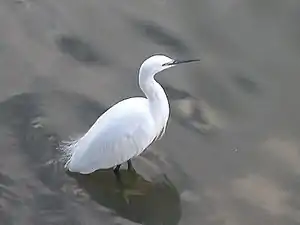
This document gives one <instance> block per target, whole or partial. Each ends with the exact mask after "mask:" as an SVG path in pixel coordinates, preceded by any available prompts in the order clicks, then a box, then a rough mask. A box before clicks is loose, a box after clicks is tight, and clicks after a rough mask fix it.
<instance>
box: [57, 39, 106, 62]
mask: <svg viewBox="0 0 300 225" xmlns="http://www.w3.org/2000/svg"><path fill="white" fill-rule="evenodd" d="M56 44H57V46H58V47H59V49H60V50H61V52H63V53H65V54H68V55H70V56H72V57H73V58H74V59H75V60H77V61H79V62H83V63H86V64H100V65H108V64H110V60H108V58H107V57H104V56H103V55H100V54H99V52H97V51H96V50H95V47H93V46H91V45H90V44H89V43H86V42H84V41H83V40H81V39H80V38H79V37H76V36H67V35H63V36H61V37H59V38H58V39H56Z"/></svg>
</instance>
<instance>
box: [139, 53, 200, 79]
mask: <svg viewBox="0 0 300 225" xmlns="http://www.w3.org/2000/svg"><path fill="white" fill-rule="evenodd" d="M196 61H200V60H199V59H190V60H174V59H171V58H169V57H168V56H165V55H154V56H151V57H150V58H148V59H146V60H145V61H144V62H143V63H142V65H141V68H140V72H143V73H145V74H148V75H150V76H151V75H152V76H154V75H155V74H157V73H159V72H161V71H163V70H165V69H168V68H171V67H173V66H176V65H179V64H182V63H189V62H196Z"/></svg>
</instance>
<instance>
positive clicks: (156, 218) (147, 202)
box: [71, 170, 181, 225]
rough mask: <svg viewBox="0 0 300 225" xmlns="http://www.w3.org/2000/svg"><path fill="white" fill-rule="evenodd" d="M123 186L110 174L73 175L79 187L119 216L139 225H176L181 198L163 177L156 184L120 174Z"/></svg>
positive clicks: (125, 171)
mask: <svg viewBox="0 0 300 225" xmlns="http://www.w3.org/2000/svg"><path fill="white" fill-rule="evenodd" d="M120 174H121V178H122V183H120V182H118V181H117V179H116V178H115V176H114V174H113V172H112V171H111V170H104V171H102V170H101V171H97V172H95V173H92V174H90V175H80V174H76V173H72V174H71V176H72V177H74V178H75V179H76V180H77V181H78V183H79V186H80V187H82V188H83V189H85V190H86V191H87V192H88V193H89V195H90V197H91V198H92V199H93V200H95V201H96V202H98V203H99V204H101V205H103V206H105V207H108V208H110V209H113V210H114V211H116V212H117V213H118V214H119V215H120V216H122V217H124V218H126V219H129V220H131V221H134V222H137V223H141V224H149V225H156V224H166V225H172V224H177V223H178V222H179V219H180V217H181V207H180V198H179V195H178V192H177V190H176V188H175V187H174V186H173V184H172V183H171V182H170V181H169V180H168V179H167V177H165V176H164V177H163V178H162V179H160V180H159V181H158V182H150V181H147V180H145V179H144V178H143V177H142V176H141V175H139V174H137V173H134V172H131V171H127V170H120Z"/></svg>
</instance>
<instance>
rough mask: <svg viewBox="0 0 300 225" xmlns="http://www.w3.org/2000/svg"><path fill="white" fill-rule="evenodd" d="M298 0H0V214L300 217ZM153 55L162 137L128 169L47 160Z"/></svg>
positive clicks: (126, 87)
mask: <svg viewBox="0 0 300 225" xmlns="http://www.w3.org/2000/svg"><path fill="white" fill-rule="evenodd" d="M299 13H300V3H298V1H294V0H287V1H279V0H275V1H274V0H273V1H269V0H263V1H262V0H261V1H254V0H210V1H192V0H186V1H175V0H155V1H137V0H125V1H116V0H109V1H105V0H104V1H96V0H85V1H74V0H72V1H71V0H59V1H47V0H39V1H37V0H23V1H13V0H4V1H1V2H0V101H1V103H0V146H1V148H0V152H1V158H0V224H5V225H9V224H39V225H40V224H60V225H61V224H72V225H73V224H74V225H75V224H89V225H90V224H91V225H92V224H147V225H157V224H166V225H174V224H191V225H193V224H195V225H196V224H197V225H198V224H211V225H219V224H230V225H239V224H243V225H252V224H255V225H256V224H280V225H282V224H285V225H289V224H291V225H292V224H299V223H300V197H299V196H300V191H299V187H300V182H299V178H300V143H299V136H300V121H299V120H298V117H299V116H298V115H299V114H300V105H299V103H298V102H299V100H298V96H299V92H300V91H299V89H298V85H299V82H300V78H299V71H300V62H299V61H300V44H299V38H300V36H299V34H300V32H299V26H298V21H299V15H300V14H299ZM155 53H164V54H167V55H169V56H171V57H178V58H193V57H197V58H199V57H200V58H201V59H202V61H201V63H199V64H193V65H189V66H181V67H177V68H174V69H170V70H168V71H165V72H163V73H162V74H161V75H160V76H159V77H158V80H159V81H160V82H161V83H162V85H163V86H164V88H165V90H166V92H167V94H168V96H169V99H170V104H171V120H170V123H169V126H168V128H167V132H166V135H165V137H164V138H163V139H162V140H161V141H159V142H157V143H156V144H155V145H153V146H151V148H150V149H149V150H148V151H146V152H145V154H143V155H142V156H141V157H139V158H137V159H136V160H134V165H135V168H136V170H137V172H138V174H136V175H134V174H132V173H130V172H127V171H125V170H123V171H122V176H123V178H124V187H120V186H119V184H118V183H116V180H115V179H114V175H113V172H112V171H111V170H105V171H99V172H97V173H94V174H92V175H88V176H80V175H78V174H70V173H66V172H65V171H64V170H63V168H62V165H61V164H59V163H52V160H53V159H57V158H58V157H59V152H58V151H57V150H56V148H57V146H58V144H59V142H60V141H61V140H65V139H68V138H69V137H70V136H72V137H76V136H78V135H80V134H82V133H84V132H85V131H86V130H87V129H88V128H89V127H90V126H91V125H92V124H93V123H94V121H95V120H96V119H97V117H98V116H99V115H100V114H101V113H103V112H104V110H105V109H107V108H108V107H109V106H111V105H112V104H114V103H116V102H117V101H119V100H121V99H122V98H125V97H128V96H133V95H141V92H140V90H139V88H138V86H137V70H138V67H139V65H140V63H141V62H142V61H143V60H144V59H145V58H146V57H148V56H150V55H152V54H155Z"/></svg>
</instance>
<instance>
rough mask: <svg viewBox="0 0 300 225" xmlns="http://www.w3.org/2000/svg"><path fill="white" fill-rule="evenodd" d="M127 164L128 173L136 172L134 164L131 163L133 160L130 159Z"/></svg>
mask: <svg viewBox="0 0 300 225" xmlns="http://www.w3.org/2000/svg"><path fill="white" fill-rule="evenodd" d="M127 164H128V169H127V170H128V171H132V172H135V169H134V168H133V166H132V162H131V159H129V160H128V161H127Z"/></svg>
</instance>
